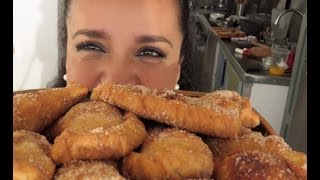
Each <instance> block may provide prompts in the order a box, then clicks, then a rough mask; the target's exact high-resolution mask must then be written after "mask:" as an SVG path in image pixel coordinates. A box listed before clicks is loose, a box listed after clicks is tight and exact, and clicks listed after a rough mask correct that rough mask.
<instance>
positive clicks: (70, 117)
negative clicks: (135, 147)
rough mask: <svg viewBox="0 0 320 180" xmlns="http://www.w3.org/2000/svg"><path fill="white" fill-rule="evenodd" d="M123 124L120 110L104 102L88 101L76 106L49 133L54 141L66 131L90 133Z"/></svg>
mask: <svg viewBox="0 0 320 180" xmlns="http://www.w3.org/2000/svg"><path fill="white" fill-rule="evenodd" d="M121 122H123V115H122V113H121V112H120V110H119V109H117V108H116V107H113V106H111V105H109V104H107V103H105V102H102V101H87V102H81V103H79V104H76V105H74V106H73V107H71V109H70V110H69V111H68V112H67V113H66V114H65V115H64V116H63V117H61V118H60V119H59V120H58V121H57V122H55V123H54V125H53V126H52V128H50V129H49V130H48V131H49V133H48V135H49V136H50V139H54V138H56V137H57V136H59V135H60V134H61V132H63V131H64V130H66V129H69V130H72V131H77V132H88V131H91V130H92V129H96V128H104V129H107V128H110V127H112V126H116V125H118V124H120V123H121Z"/></svg>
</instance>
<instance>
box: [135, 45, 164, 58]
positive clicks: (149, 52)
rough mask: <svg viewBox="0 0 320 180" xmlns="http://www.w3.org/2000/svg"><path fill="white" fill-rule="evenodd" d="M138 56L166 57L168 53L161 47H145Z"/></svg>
mask: <svg viewBox="0 0 320 180" xmlns="http://www.w3.org/2000/svg"><path fill="white" fill-rule="evenodd" d="M137 56H138V57H151V58H165V57H166V54H165V53H163V52H162V51H161V50H160V49H158V48H155V47H143V48H141V49H140V50H139V51H138V53H137Z"/></svg>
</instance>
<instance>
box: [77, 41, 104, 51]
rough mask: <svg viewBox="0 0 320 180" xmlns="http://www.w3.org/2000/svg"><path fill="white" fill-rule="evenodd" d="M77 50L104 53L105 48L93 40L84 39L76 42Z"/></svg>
mask: <svg viewBox="0 0 320 180" xmlns="http://www.w3.org/2000/svg"><path fill="white" fill-rule="evenodd" d="M76 49H77V51H96V52H103V53H105V52H106V50H105V48H104V47H103V46H102V45H101V44H100V43H97V42H93V41H84V42H80V43H78V44H76Z"/></svg>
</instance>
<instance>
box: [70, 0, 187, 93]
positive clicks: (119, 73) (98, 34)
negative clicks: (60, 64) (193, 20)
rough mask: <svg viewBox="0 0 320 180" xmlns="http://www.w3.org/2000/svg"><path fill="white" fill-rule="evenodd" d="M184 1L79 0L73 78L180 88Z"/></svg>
mask: <svg viewBox="0 0 320 180" xmlns="http://www.w3.org/2000/svg"><path fill="white" fill-rule="evenodd" d="M178 6H179V4H178V1H171V0H170V1H168V0H89V1H88V0H75V1H73V2H72V4H71V6H70V13H69V16H68V18H67V33H68V39H67V63H66V70H67V76H68V82H71V81H76V82H79V83H81V84H82V85H85V86H86V87H88V88H89V89H92V88H94V87H96V86H97V85H98V84H99V83H101V82H104V81H110V82H116V83H120V84H129V83H131V84H138V85H145V86H148V87H150V88H174V86H175V84H176V83H177V81H178V80H179V75H180V63H179V62H180V61H179V59H180V48H181V43H182V34H181V31H180V27H179V23H178V20H179V19H178V14H179V12H178Z"/></svg>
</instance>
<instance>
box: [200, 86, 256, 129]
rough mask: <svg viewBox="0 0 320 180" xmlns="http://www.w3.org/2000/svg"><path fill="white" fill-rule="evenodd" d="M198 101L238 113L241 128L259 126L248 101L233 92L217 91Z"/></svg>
mask: <svg viewBox="0 0 320 180" xmlns="http://www.w3.org/2000/svg"><path fill="white" fill-rule="evenodd" d="M199 99H200V100H202V101H204V102H207V103H213V104H217V105H219V106H221V107H223V108H226V109H232V110H237V111H239V114H240V120H241V122H242V126H244V127H247V128H254V127H256V126H258V125H259V124H260V118H259V116H258V114H257V113H255V112H254V111H253V110H252V106H251V103H250V100H249V99H248V98H246V97H242V96H240V95H239V94H238V93H237V92H235V91H228V90H219V91H214V92H211V93H207V94H206V95H204V96H202V97H200V98H199Z"/></svg>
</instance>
